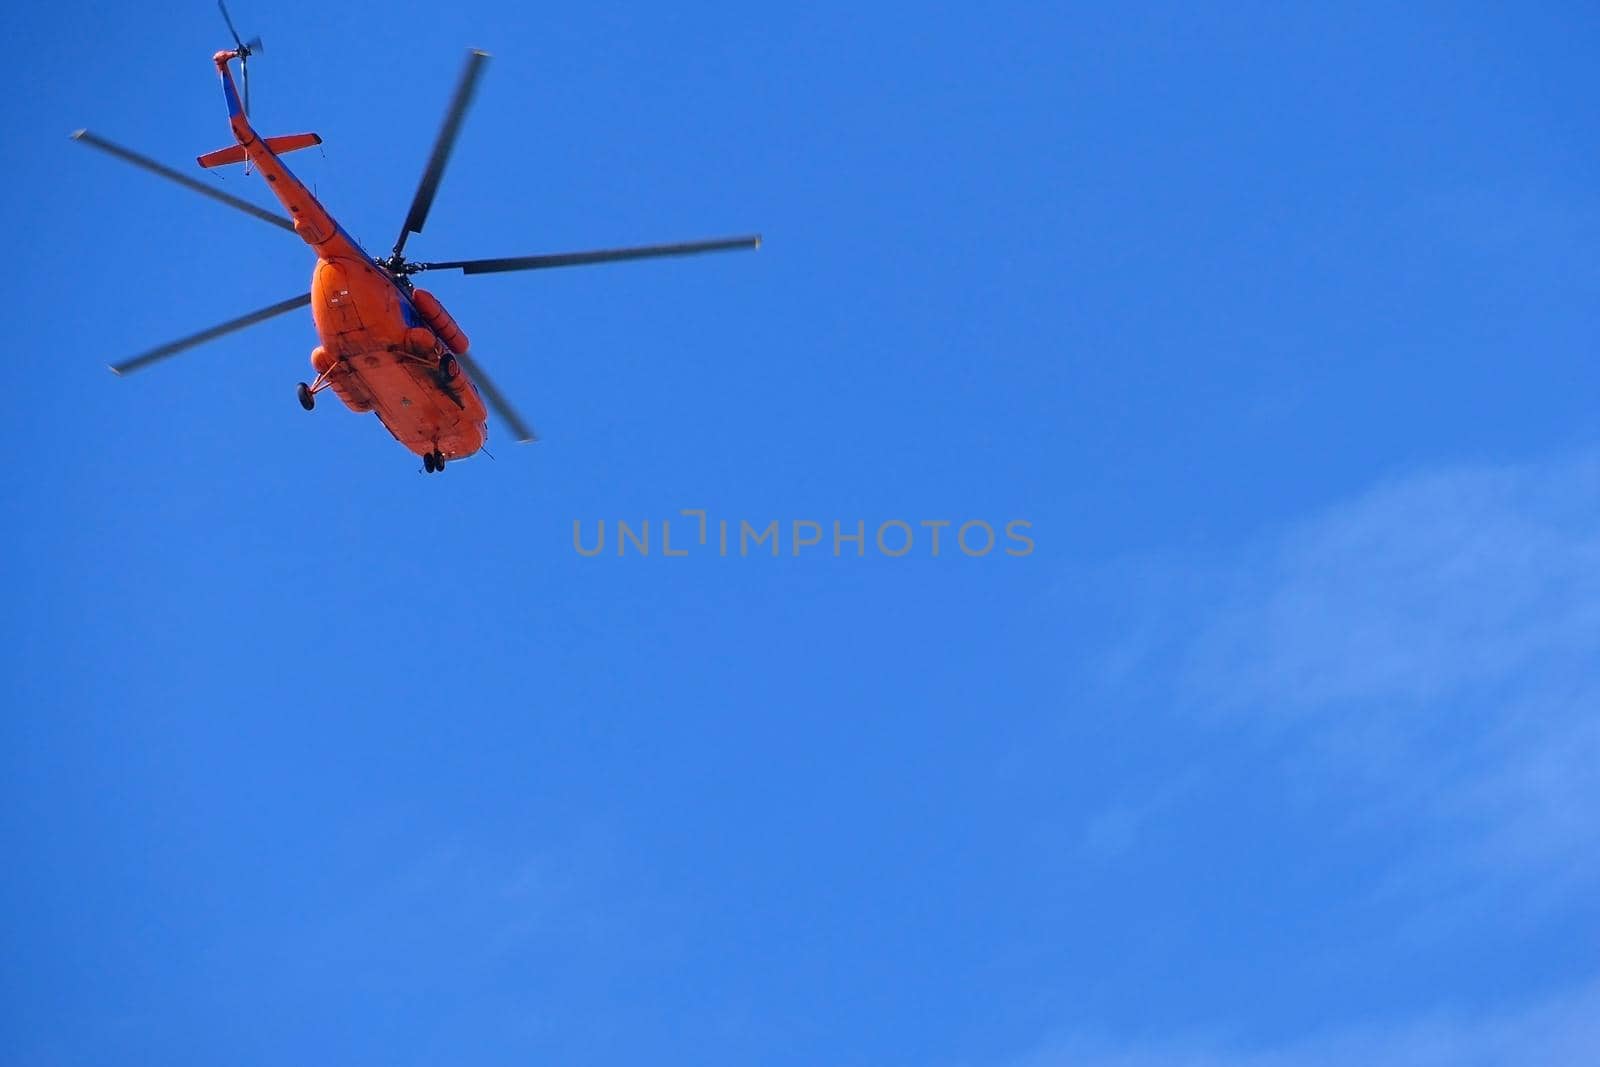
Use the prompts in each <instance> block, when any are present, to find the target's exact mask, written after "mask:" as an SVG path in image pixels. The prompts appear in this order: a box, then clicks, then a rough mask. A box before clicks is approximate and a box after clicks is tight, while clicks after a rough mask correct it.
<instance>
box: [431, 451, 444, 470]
mask: <svg viewBox="0 0 1600 1067" xmlns="http://www.w3.org/2000/svg"><path fill="white" fill-rule="evenodd" d="M433 469H434V470H436V471H442V470H444V453H443V452H440V451H439V450H437V449H435V450H434V453H433Z"/></svg>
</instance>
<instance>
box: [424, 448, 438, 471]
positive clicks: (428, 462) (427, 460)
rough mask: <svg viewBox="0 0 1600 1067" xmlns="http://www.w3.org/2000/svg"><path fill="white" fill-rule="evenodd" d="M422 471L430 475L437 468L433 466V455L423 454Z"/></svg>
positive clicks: (430, 453)
mask: <svg viewBox="0 0 1600 1067" xmlns="http://www.w3.org/2000/svg"><path fill="white" fill-rule="evenodd" d="M422 469H423V470H425V471H427V472H428V473H429V474H432V473H433V472H434V471H435V470H436V469H437V468H436V467H434V465H433V453H432V452H424V453H423V455H422Z"/></svg>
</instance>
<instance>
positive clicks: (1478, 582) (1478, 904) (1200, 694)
mask: <svg viewBox="0 0 1600 1067" xmlns="http://www.w3.org/2000/svg"><path fill="white" fill-rule="evenodd" d="M1170 577H1171V579H1172V580H1171V581H1167V580H1166V579H1165V578H1164V580H1163V585H1164V587H1165V588H1166V589H1167V596H1166V597H1165V598H1164V600H1163V603H1162V611H1163V614H1162V616H1161V617H1165V618H1172V617H1173V615H1174V613H1176V614H1181V615H1182V617H1183V618H1184V620H1185V622H1184V623H1179V624H1178V625H1176V626H1169V627H1167V628H1166V629H1163V628H1161V627H1158V626H1152V625H1150V624H1149V622H1148V619H1147V620H1145V622H1146V625H1145V626H1144V627H1143V629H1142V630H1140V631H1138V632H1139V634H1140V638H1139V641H1138V644H1137V646H1136V647H1135V649H1134V651H1132V652H1127V651H1126V650H1124V654H1123V655H1121V656H1119V657H1117V658H1115V659H1114V660H1113V666H1114V667H1115V672H1114V674H1113V675H1112V676H1111V678H1110V679H1109V681H1108V683H1107V684H1108V685H1109V687H1110V689H1111V690H1113V691H1115V690H1117V689H1120V688H1124V687H1134V686H1137V687H1139V691H1141V692H1142V693H1144V694H1145V695H1147V696H1148V695H1151V694H1152V693H1154V692H1155V691H1156V689H1155V688H1154V683H1153V681H1152V679H1158V678H1162V677H1165V678H1168V679H1173V678H1175V681H1174V682H1173V683H1172V686H1171V688H1170V689H1169V690H1167V692H1169V693H1170V695H1171V696H1172V698H1173V700H1174V701H1175V703H1176V704H1177V705H1178V706H1179V707H1180V708H1181V710H1182V712H1183V714H1184V715H1185V716H1186V721H1187V723H1188V725H1190V726H1192V727H1193V728H1194V729H1196V730H1197V731H1199V732H1200V734H1201V735H1202V736H1203V735H1205V734H1206V733H1207V732H1211V733H1212V734H1213V735H1214V736H1215V737H1216V738H1218V739H1226V741H1227V742H1228V743H1229V744H1232V743H1233V742H1235V741H1240V740H1242V742H1243V743H1246V744H1249V745H1252V746H1254V747H1255V748H1256V749H1258V750H1260V751H1264V752H1268V753H1270V754H1271V757H1272V758H1273V759H1274V760H1276V761H1277V762H1278V763H1279V764H1281V765H1284V766H1288V767H1291V768H1292V773H1291V774H1288V775H1287V776H1286V777H1290V778H1293V779H1294V780H1295V781H1296V783H1297V785H1298V787H1299V788H1301V789H1303V790H1304V793H1305V795H1306V796H1307V797H1309V798H1310V800H1309V801H1308V802H1309V803H1313V804H1316V805H1318V806H1319V807H1326V808H1329V809H1331V810H1337V811H1340V812H1343V813H1348V815H1349V817H1350V819H1351V820H1352V823H1351V825H1350V826H1349V827H1347V829H1348V831H1349V833H1348V836H1347V838H1346V839H1345V840H1344V841H1343V842H1342V844H1343V845H1344V846H1346V847H1355V848H1359V840H1360V838H1361V837H1362V835H1363V834H1364V833H1366V832H1367V831H1369V830H1371V831H1373V832H1375V833H1387V834H1391V835H1393V834H1394V832H1395V831H1396V830H1399V831H1400V832H1401V834H1402V835H1403V838H1404V840H1405V842H1406V846H1405V848H1404V849H1399V850H1396V849H1383V848H1379V849H1376V850H1375V851H1374V852H1373V853H1372V854H1371V855H1382V856H1384V857H1386V862H1389V863H1391V864H1393V866H1392V869H1390V870H1389V871H1388V872H1387V877H1388V880H1387V882H1386V883H1385V884H1384V885H1383V886H1382V890H1381V891H1382V892H1383V893H1384V894H1385V896H1384V900H1385V902H1386V911H1387V912H1388V913H1389V914H1391V915H1393V916H1395V917H1396V919H1397V920H1398V925H1399V927H1400V928H1403V929H1405V930H1407V931H1408V932H1410V933H1415V932H1416V930H1417V929H1418V928H1423V927H1426V928H1428V933H1429V936H1430V937H1438V936H1461V935H1462V934H1463V932H1464V931H1468V930H1474V931H1481V929H1482V927H1481V925H1480V926H1478V927H1474V926H1471V925H1468V924H1469V923H1478V924H1481V923H1485V922H1487V923H1490V924H1498V928H1499V929H1500V930H1501V931H1502V932H1503V931H1504V930H1506V929H1507V925H1506V924H1507V923H1515V922H1517V921H1521V920H1520V919H1511V918H1508V917H1507V916H1506V915H1505V910H1506V908H1507V906H1508V905H1510V906H1511V908H1512V909H1514V910H1516V911H1518V912H1519V913H1520V914H1521V916H1522V917H1523V918H1526V917H1527V916H1530V915H1532V916H1540V917H1542V921H1556V922H1560V921H1563V920H1564V919H1566V918H1570V917H1572V916H1575V915H1579V916H1581V915H1589V914H1590V911H1589V910H1588V908H1587V905H1586V902H1587V901H1588V900H1589V899H1590V898H1591V897H1592V895H1593V892H1594V891H1595V889H1596V887H1597V886H1600V455H1594V454H1585V455H1582V456H1578V457H1566V458H1562V459H1558V460H1554V461H1550V462H1545V463H1533V464H1524V465H1514V466H1512V465H1501V466H1475V467H1457V468H1454V469H1449V470H1443V471H1435V472H1431V473H1423V474H1417V475H1413V476H1409V477H1404V478H1399V479H1395V480H1393V481H1391V482H1389V483H1388V484H1385V485H1383V486H1381V487H1378V488H1376V489H1374V490H1373V491H1371V492H1368V493H1366V494H1364V495H1362V496H1360V497H1358V498H1356V499H1353V500H1350V501H1347V502H1346V503H1344V504H1342V505H1339V506H1336V507H1333V508H1331V509H1329V510H1327V511H1325V512H1323V513H1321V514H1319V515H1316V516H1313V517H1311V518H1309V519H1308V520H1306V521H1304V522H1301V523H1298V524H1296V525H1294V526H1292V527H1291V528H1288V529H1284V530H1281V531H1278V532H1276V533H1274V534H1271V535H1269V536H1267V537H1264V538H1262V539H1261V540H1260V541H1258V542H1257V543H1256V544H1255V545H1253V546H1251V548H1250V549H1249V550H1248V551H1245V552H1243V553H1241V555H1240V557H1239V558H1238V559H1237V561H1236V562H1235V563H1233V564H1232V565H1229V566H1226V567H1224V568H1223V574H1222V575H1221V577H1219V576H1218V575H1217V574H1216V573H1214V572H1207V573H1201V572H1200V571H1199V570H1198V569H1196V570H1191V571H1189V572H1187V573H1185V572H1183V571H1182V570H1181V569H1179V570H1178V572H1176V573H1175V574H1173V575H1171V576H1170ZM1174 590H1176V592H1174ZM1173 601H1176V602H1177V603H1173ZM1185 602H1187V604H1188V607H1187V608H1185V607H1183V606H1182V604H1183V603H1185ZM1151 617H1152V618H1153V617H1156V616H1155V615H1153V614H1152V615H1151ZM1135 621H1136V622H1137V621H1139V620H1135ZM1180 627H1181V629H1182V632H1181V634H1180V633H1178V632H1177V631H1178V630H1179V629H1180ZM1219 743H1220V742H1219ZM1144 810H1145V809H1143V808H1141V807H1138V806H1136V805H1135V806H1128V805H1126V804H1124V805H1121V806H1117V807H1113V808H1111V809H1108V810H1107V811H1106V812H1103V813H1102V814H1101V815H1100V816H1098V817H1097V818H1096V819H1094V820H1091V822H1090V824H1089V826H1088V828H1087V830H1086V840H1087V845H1086V847H1088V848H1090V849H1091V850H1093V849H1100V850H1106V849H1111V850H1116V849H1121V848H1127V847H1130V845H1129V843H1130V842H1131V841H1132V839H1133V837H1134V835H1135V832H1136V830H1137V828H1138V825H1139V822H1140V819H1141V818H1142V817H1143V814H1142V813H1143V812H1144ZM1152 810H1154V809H1152ZM1491 904H1492V905H1493V907H1491V906H1490V905H1491ZM1497 909H1498V910H1497ZM1464 920H1465V921H1464ZM1577 923H1578V926H1579V929H1577V930H1574V931H1573V934H1574V936H1584V931H1585V930H1587V932H1588V936H1592V918H1591V919H1588V920H1585V919H1583V918H1581V917H1580V918H1579V919H1578V920H1577ZM1586 923H1587V925H1585V924H1586ZM1373 965H1374V966H1375V967H1381V966H1383V965H1384V961H1383V960H1374V961H1373ZM1549 977H1550V979H1551V980H1554V981H1570V980H1571V977H1570V975H1565V976H1563V975H1558V974H1554V973H1553V974H1551V975H1550V976H1549ZM1409 1003H1411V1004H1413V1005H1415V1004H1429V1003H1432V1004H1437V1005H1441V1006H1442V1007H1441V1008H1440V1010H1439V1011H1437V1012H1435V1013H1431V1014H1423V1015H1412V1014H1405V1013H1404V1011H1402V1013H1401V1015H1400V1016H1399V1017H1398V1018H1384V1019H1374V1018H1371V1017H1367V1018H1352V1019H1347V1020H1345V1021H1344V1022H1339V1021H1338V1018H1339V1016H1338V1009H1337V1007H1336V1006H1334V1005H1330V1006H1329V1012H1328V1018H1329V1020H1330V1026H1329V1028H1328V1029H1325V1030H1319V1031H1318V1032H1315V1033H1308V1034H1305V1035H1300V1036H1298V1037H1295V1038H1293V1039H1288V1040H1283V1041H1277V1042H1260V1041H1252V1040H1244V1039H1238V1038H1236V1037H1235V1036H1234V1035H1236V1034H1240V1033H1245V1032H1257V1033H1259V1028H1258V1027H1257V1028H1251V1027H1249V1026H1248V1025H1247V1020H1245V1019H1237V1018H1233V1019H1218V1020H1217V1025H1216V1027H1215V1028H1210V1029H1206V1030H1204V1031H1201V1032H1198V1033H1196V1032H1181V1033H1175V1034H1167V1035H1161V1036H1157V1037H1155V1038H1145V1037H1119V1038H1106V1037H1104V1036H1099V1037H1097V1036H1094V1035H1093V1032H1092V1031H1085V1030H1082V1029H1077V1028H1071V1027H1069V1028H1067V1029H1065V1030H1064V1031H1062V1033H1061V1034H1060V1035H1058V1036H1057V1037H1055V1038H1052V1039H1048V1040H1045V1041H1043V1042H1041V1043H1039V1044H1038V1045H1037V1046H1036V1048H1035V1050H1034V1051H1033V1052H1032V1053H1030V1054H1029V1055H1027V1056H1024V1057H1022V1058H1021V1059H1019V1060H1016V1061H1015V1063H1016V1064H1017V1067H1055V1065H1057V1064H1062V1065H1065V1064H1074V1065H1085V1067H1224V1065H1227V1067H1322V1065H1332V1064H1341V1065H1342V1064H1351V1063H1359V1064H1365V1065H1372V1067H1434V1065H1440V1067H1442V1065H1445V1064H1450V1065H1460V1064H1467V1065H1481V1067H1489V1065H1501V1064H1504V1065H1511V1064H1542V1065H1550V1067H1568V1065H1577V1064H1591V1063H1600V979H1597V978H1596V977H1594V976H1591V977H1590V978H1589V979H1588V980H1586V981H1585V982H1582V983H1580V984H1577V985H1568V986H1567V987H1566V988H1565V990H1564V991H1557V992H1546V993H1544V994H1543V995H1542V999H1540V997H1539V996H1532V997H1530V998H1529V999H1526V1000H1522V1001H1512V1000H1507V1001H1502V1002H1500V1003H1499V1004H1498V1005H1495V1004H1490V1005H1487V1006H1485V1005H1483V1004H1482V1002H1481V1001H1478V1002H1476V1008H1477V1010H1469V1009H1467V1008H1465V1007H1461V1006H1460V1005H1462V1004H1463V1002H1462V1001H1460V1000H1458V999H1456V998H1454V997H1453V996H1452V995H1451V991H1449V990H1447V989H1441V990H1431V989H1430V990H1428V991H1423V992H1422V994H1421V995H1420V996H1415V997H1411V998H1409ZM1157 1033H1158V1034H1159V1031H1157Z"/></svg>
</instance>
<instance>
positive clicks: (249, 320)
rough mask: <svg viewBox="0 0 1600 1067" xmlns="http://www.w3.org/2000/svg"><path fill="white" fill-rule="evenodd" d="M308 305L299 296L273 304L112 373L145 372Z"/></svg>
mask: <svg viewBox="0 0 1600 1067" xmlns="http://www.w3.org/2000/svg"><path fill="white" fill-rule="evenodd" d="M309 303H311V294H310V293H301V294H300V295H299V296H295V297H290V298H289V299H288V300H284V301H281V302H280V303H277V304H273V305H272V306H271V307H264V308H262V309H261V310H260V311H252V312H250V314H248V315H241V316H239V317H238V318H236V319H231V320H229V321H228V322H224V323H223V324H222V325H220V326H213V327H211V328H210V329H209V330H201V331H200V332H199V333H197V334H192V335H190V336H188V337H185V338H183V339H182V340H181V341H173V342H172V343H171V344H166V345H162V346H161V347H160V348H152V349H151V350H150V351H148V352H145V353H142V354H140V355H137V356H134V357H133V358H132V359H129V360H124V361H123V362H121V363H113V364H112V365H111V369H112V371H113V372H115V373H117V374H132V373H133V372H134V371H136V370H143V369H144V368H145V367H148V366H149V365H150V364H152V363H156V362H159V361H160V360H163V359H166V358H168V357H169V356H175V355H177V354H178V353H179V352H182V351H184V350H186V349H190V348H193V347H194V346H195V345H202V344H205V343H206V342H207V341H214V340H216V339H217V338H218V337H222V336H224V335H225V334H230V333H233V332H234V331H235V330H242V329H244V328H245V327H246V326H254V325H255V324H256V323H258V322H265V321H266V320H267V319H270V318H272V317H273V316H274V315H282V314H283V313H284V312H286V311H293V310H294V309H295V308H303V307H305V306H306V305H307V304H309Z"/></svg>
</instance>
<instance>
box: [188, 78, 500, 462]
mask: <svg viewBox="0 0 1600 1067" xmlns="http://www.w3.org/2000/svg"><path fill="white" fill-rule="evenodd" d="M237 56H238V53H237V52H235V51H223V52H218V53H217V54H216V56H214V57H213V58H214V60H215V62H216V65H217V70H218V72H219V73H220V75H221V77H222V87H223V94H224V96H225V97H226V100H227V104H228V121H229V125H230V127H231V128H232V130H233V135H234V138H235V140H236V141H237V142H238V144H239V145H240V147H242V148H243V150H244V154H245V156H246V157H247V158H248V160H249V162H250V163H251V164H253V165H254V167H255V168H256V170H258V171H259V172H260V173H261V176H262V178H263V179H265V181H266V183H267V187H268V189H270V190H271V191H272V194H273V196H275V197H276V198H277V199H278V202H279V203H281V204H282V205H283V207H284V210H286V211H288V213H289V217H290V219H292V220H293V222H294V230H295V233H296V234H297V235H298V236H299V237H300V239H301V240H303V241H305V243H306V244H308V245H310V246H311V249H312V251H313V252H315V253H316V255H317V265H316V268H315V269H314V270H313V272H312V276H311V315H312V319H313V321H314V322H315V324H316V329H317V335H318V338H319V340H320V341H321V344H319V345H318V346H317V347H316V348H315V349H314V350H313V351H312V353H311V365H312V367H313V368H314V369H315V370H316V372H317V377H316V381H315V382H314V383H313V384H312V385H311V386H310V387H309V390H308V395H314V394H315V393H318V392H321V391H322V390H324V389H331V390H332V391H333V392H334V394H335V395H336V396H338V397H339V399H340V400H341V401H343V402H344V404H345V406H347V407H349V408H350V409H351V410H352V411H357V412H366V411H371V412H374V413H376V414H377V416H378V418H379V420H380V421H381V422H382V423H383V425H384V426H385V427H387V428H388V430H389V432H390V433H391V434H393V435H394V437H395V440H397V441H399V442H400V443H401V444H403V445H405V446H406V447H407V448H409V449H410V450H411V451H412V452H414V453H416V454H417V455H419V456H427V455H429V454H434V455H436V456H438V457H440V458H443V459H461V458H464V457H466V456H470V455H472V454H473V453H474V452H477V451H478V450H479V449H480V448H482V447H483V445H484V442H485V441H486V440H487V438H488V411H487V409H486V408H485V407H484V403H483V400H482V398H481V397H480V396H479V394H478V390H477V387H476V386H475V385H474V384H473V383H472V380H471V378H470V376H469V375H468V373H467V370H466V368H465V367H463V366H462V365H461V363H460V362H459V361H458V360H457V359H456V357H458V356H465V355H466V354H467V346H468V342H467V338H466V335H465V334H464V333H463V332H462V331H461V329H460V327H459V326H457V325H456V323H455V320H454V319H452V318H451V317H450V314H449V312H447V311H445V310H444V308H443V307H442V306H441V305H440V304H439V302H438V300H437V299H435V298H434V297H433V296H432V295H431V294H429V293H427V292H426V291H425V290H422V289H417V288H414V287H413V286H412V285H411V284H410V281H409V280H408V279H407V278H405V277H404V276H403V275H402V276H400V277H396V276H395V275H393V274H391V273H390V272H389V271H388V270H386V269H385V268H384V267H383V265H381V264H380V263H379V262H378V261H377V260H375V259H373V257H372V256H370V255H368V254H367V252H366V251H365V250H364V249H362V248H361V246H360V245H358V244H357V243H356V242H355V241H354V240H353V239H352V238H351V237H350V235H349V234H347V233H346V232H345V231H344V229H343V227H341V226H340V225H339V224H338V223H337V222H336V221H335V220H334V218H333V216H331V215H330V214H329V213H328V212H327V210H326V209H325V208H324V207H323V206H322V204H321V203H319V202H318V201H317V198H316V197H315V196H313V195H312V193H311V191H310V190H309V189H307V188H306V186H305V185H304V184H303V183H302V182H301V181H300V180H299V179H298V178H296V177H295V176H294V174H293V173H292V172H291V171H290V170H289V168H288V167H287V166H286V165H285V164H284V163H283V161H282V160H281V159H280V158H279V157H278V155H277V154H276V153H275V152H274V151H273V150H272V149H271V148H270V147H269V146H268V144H267V142H266V141H265V140H263V139H262V138H261V137H260V136H259V135H257V133H256V131H255V130H254V129H253V128H252V127H251V125H250V121H249V118H248V117H247V116H246V115H245V113H244V108H243V107H242V106H241V105H240V102H239V94H238V90H237V88H236V87H235V85H234V81H233V75H232V73H231V72H230V70H229V67H228V64H229V61H230V60H232V59H234V58H236V57H237ZM303 402H307V403H309V401H303ZM430 469H431V468H430Z"/></svg>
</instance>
